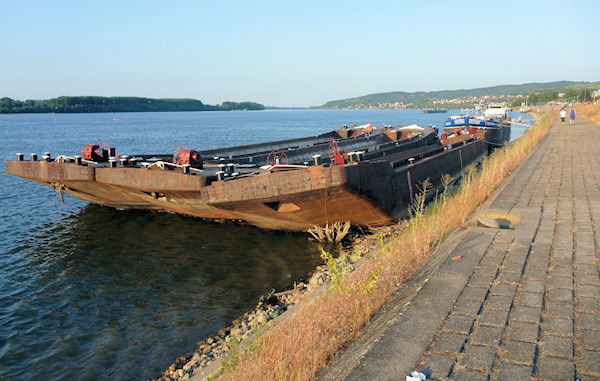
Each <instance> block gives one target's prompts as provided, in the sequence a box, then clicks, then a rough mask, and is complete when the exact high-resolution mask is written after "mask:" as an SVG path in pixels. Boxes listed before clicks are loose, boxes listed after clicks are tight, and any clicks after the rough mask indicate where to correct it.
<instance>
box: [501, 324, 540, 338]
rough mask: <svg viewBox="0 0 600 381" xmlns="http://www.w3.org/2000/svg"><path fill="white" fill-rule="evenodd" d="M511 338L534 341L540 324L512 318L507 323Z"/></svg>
mask: <svg viewBox="0 0 600 381" xmlns="http://www.w3.org/2000/svg"><path fill="white" fill-rule="evenodd" d="M508 327H509V328H510V331H509V332H510V333H509V337H510V339H511V340H519V341H528V342H530V343H536V342H537V340H538V333H539V329H540V326H539V324H537V323H529V322H524V321H517V320H513V321H510V322H509V323H508Z"/></svg>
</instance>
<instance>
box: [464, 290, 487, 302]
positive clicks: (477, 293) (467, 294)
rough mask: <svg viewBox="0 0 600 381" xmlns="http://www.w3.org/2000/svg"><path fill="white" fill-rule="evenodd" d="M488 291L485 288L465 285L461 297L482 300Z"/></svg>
mask: <svg viewBox="0 0 600 381" xmlns="http://www.w3.org/2000/svg"><path fill="white" fill-rule="evenodd" d="M487 293H488V289H487V288H483V287H469V286H467V287H465V289H464V290H463V291H462V293H461V295H460V296H461V298H463V299H467V300H481V301H483V300H484V299H485V297H486V295H487Z"/></svg>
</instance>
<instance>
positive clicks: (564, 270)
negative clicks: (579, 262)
mask: <svg viewBox="0 0 600 381" xmlns="http://www.w3.org/2000/svg"><path fill="white" fill-rule="evenodd" d="M550 274H552V275H557V276H573V267H572V266H554V267H552V270H551V271H550Z"/></svg>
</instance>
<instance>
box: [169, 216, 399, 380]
mask: <svg viewBox="0 0 600 381" xmlns="http://www.w3.org/2000/svg"><path fill="white" fill-rule="evenodd" d="M401 229H402V224H397V225H394V226H390V227H385V228H381V229H376V230H373V231H371V232H370V234H368V235H360V236H357V235H355V236H354V238H352V239H351V241H352V246H353V248H354V249H353V251H352V253H349V254H347V255H343V256H340V258H338V259H336V260H335V263H336V265H335V266H337V267H344V268H345V269H347V270H352V269H353V268H354V266H355V265H356V263H357V262H358V261H359V260H360V259H361V258H362V257H364V255H365V254H367V253H369V252H370V251H372V250H376V249H378V248H379V247H380V246H381V245H382V240H383V239H384V238H385V237H387V236H390V235H391V234H392V233H397V232H398V231H399V230H401ZM330 278H331V274H330V269H329V267H328V266H325V265H324V266H318V267H317V268H316V269H315V271H314V272H313V273H312V274H311V276H310V278H309V280H308V282H307V283H304V282H299V283H295V284H294V285H293V287H291V288H290V289H287V290H283V291H279V292H276V291H275V290H273V291H271V292H270V293H269V294H267V295H263V296H262V297H261V298H260V300H259V302H258V304H257V306H256V308H255V309H254V310H253V311H251V312H247V313H245V314H244V315H243V316H241V317H240V318H238V319H236V320H234V321H233V322H232V325H231V326H229V327H227V328H223V329H221V330H219V332H218V333H217V335H215V336H212V337H209V338H206V339H204V340H202V341H199V342H198V347H197V349H196V350H195V351H193V352H192V353H190V354H189V355H187V356H181V357H179V358H177V360H176V361H175V363H173V364H171V366H169V368H168V369H167V370H165V371H164V373H163V375H162V376H161V377H160V378H158V380H160V381H171V380H190V379H205V378H207V377H210V376H214V375H215V374H218V372H219V370H220V369H221V366H222V365H223V361H224V358H226V355H227V354H228V353H229V352H232V351H239V350H243V348H244V347H245V346H246V345H247V344H248V341H249V340H248V339H249V338H250V337H251V336H252V335H253V334H254V333H256V332H259V331H260V329H261V328H262V327H265V326H266V325H268V324H272V322H273V320H274V319H275V318H277V317H279V318H284V316H285V315H283V313H284V312H286V311H287V310H288V309H290V308H291V307H293V306H294V305H295V304H297V303H298V302H300V301H301V300H303V299H306V298H308V297H310V296H311V295H314V294H315V293H316V292H317V291H320V290H322V289H323V288H322V287H321V286H323V285H325V284H326V283H328V281H329V280H330ZM225 361H226V360H225Z"/></svg>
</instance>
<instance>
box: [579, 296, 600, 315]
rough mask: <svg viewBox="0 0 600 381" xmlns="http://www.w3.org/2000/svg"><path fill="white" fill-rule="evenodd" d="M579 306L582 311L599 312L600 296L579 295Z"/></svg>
mask: <svg viewBox="0 0 600 381" xmlns="http://www.w3.org/2000/svg"><path fill="white" fill-rule="evenodd" d="M579 306H580V307H581V309H582V310H584V311H593V312H600V298H597V297H596V298H588V297H580V298H579Z"/></svg>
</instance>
